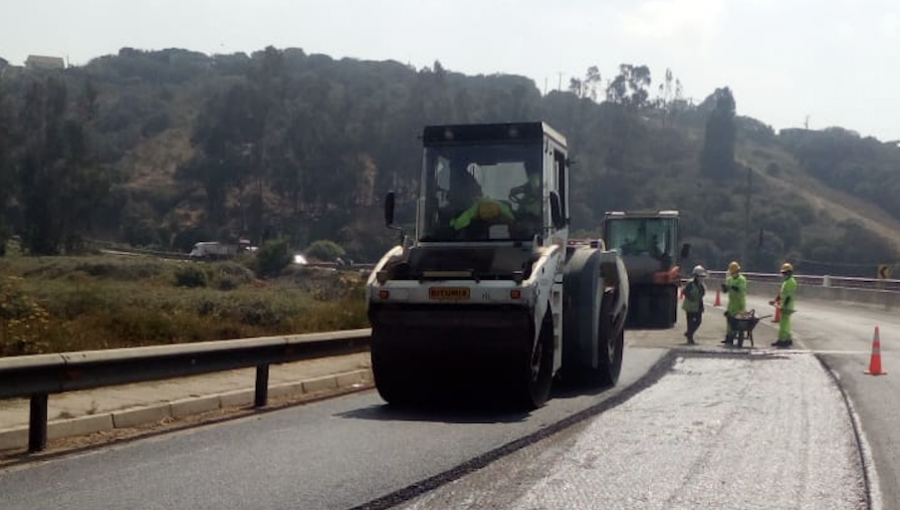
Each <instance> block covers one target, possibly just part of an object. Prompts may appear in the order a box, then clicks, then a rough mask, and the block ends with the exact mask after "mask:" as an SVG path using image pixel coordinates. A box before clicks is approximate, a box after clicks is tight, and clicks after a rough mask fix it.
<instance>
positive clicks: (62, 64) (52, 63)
mask: <svg viewBox="0 0 900 510" xmlns="http://www.w3.org/2000/svg"><path fill="white" fill-rule="evenodd" d="M25 68H26V69H65V68H66V61H65V60H63V59H62V57H47V56H43V55H28V58H27V59H25Z"/></svg>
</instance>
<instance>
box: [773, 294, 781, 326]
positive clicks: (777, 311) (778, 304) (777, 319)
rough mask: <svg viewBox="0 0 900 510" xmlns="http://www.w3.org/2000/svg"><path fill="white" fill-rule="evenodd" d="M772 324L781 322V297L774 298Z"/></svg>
mask: <svg viewBox="0 0 900 510" xmlns="http://www.w3.org/2000/svg"><path fill="white" fill-rule="evenodd" d="M772 322H781V296H778V297H777V298H775V317H774V318H773V319H772Z"/></svg>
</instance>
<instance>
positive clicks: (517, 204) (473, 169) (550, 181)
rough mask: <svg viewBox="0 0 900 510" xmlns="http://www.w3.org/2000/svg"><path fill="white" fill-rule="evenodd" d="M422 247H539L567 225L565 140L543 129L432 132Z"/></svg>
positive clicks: (422, 197)
mask: <svg viewBox="0 0 900 510" xmlns="http://www.w3.org/2000/svg"><path fill="white" fill-rule="evenodd" d="M422 141H423V146H424V154H423V167H422V174H421V188H420V194H419V204H418V218H417V222H416V224H417V230H416V239H417V241H418V242H419V243H457V244H459V243H500V244H503V243H513V244H523V243H537V244H542V243H544V241H545V240H546V239H549V238H551V237H554V236H556V235H558V232H559V231H561V230H563V231H564V230H565V229H566V226H567V224H568V217H569V215H568V200H566V197H567V189H566V188H567V184H568V179H567V178H566V173H567V164H566V161H567V159H566V146H565V139H564V138H563V137H562V136H561V135H559V134H558V133H556V132H555V131H554V130H553V129H552V128H550V127H549V126H547V125H545V124H543V123H540V122H532V123H513V124H481V125H449V126H428V127H426V128H425V131H424V133H423V137H422Z"/></svg>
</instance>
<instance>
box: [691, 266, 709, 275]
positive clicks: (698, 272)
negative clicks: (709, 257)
mask: <svg viewBox="0 0 900 510" xmlns="http://www.w3.org/2000/svg"><path fill="white" fill-rule="evenodd" d="M691 274H692V275H694V276H706V269H704V268H703V266H694V270H693V271H691Z"/></svg>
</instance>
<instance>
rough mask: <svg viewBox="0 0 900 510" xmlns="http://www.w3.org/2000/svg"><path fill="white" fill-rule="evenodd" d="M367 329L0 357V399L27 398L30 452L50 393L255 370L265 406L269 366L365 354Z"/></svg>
mask: <svg viewBox="0 0 900 510" xmlns="http://www.w3.org/2000/svg"><path fill="white" fill-rule="evenodd" d="M370 336H371V330H369V329H357V330H350V331H337V332H330V333H311V334H306V335H292V336H282V337H263V338H250V339H242V340H220V341H214V342H200V343H195V344H181V345H171V346H169V345H166V346H153V347H135V348H129V349H112V350H105V351H82V352H69V353H59V354H38V355H34V356H18V357H12V358H0V398H14V397H28V398H30V399H31V405H30V416H29V423H28V451H29V452H38V451H42V450H44V449H45V448H46V447H47V414H48V399H49V395H50V394H56V393H64V392H68V391H76V390H86V389H92V388H100V387H103V386H113V385H117V384H127V383H134V382H145V381H155V380H160V379H173V378H178V377H186V376H191V375H199V374H208V373H213V372H221V371H225V370H233V369H238V368H249V367H256V387H255V398H254V406H255V407H262V406H265V405H266V403H267V401H268V387H269V365H272V364H279V363H287V362H291V361H302V360H308V359H315V358H323V357H328V356H339V355H342V354H351V353H356V352H364V351H366V350H368V348H369V338H370Z"/></svg>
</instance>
